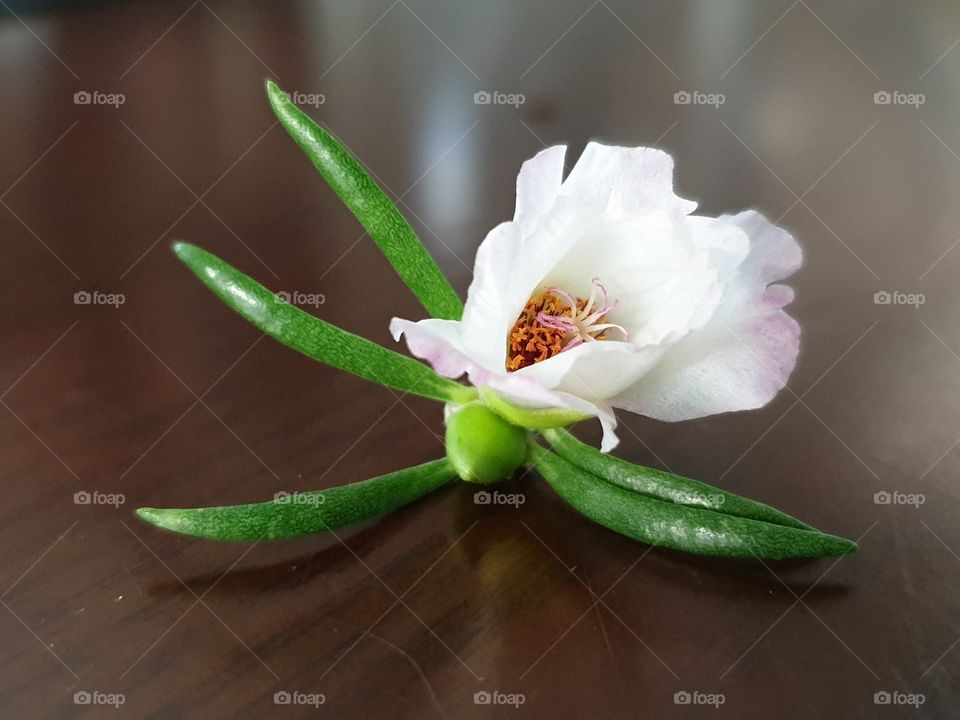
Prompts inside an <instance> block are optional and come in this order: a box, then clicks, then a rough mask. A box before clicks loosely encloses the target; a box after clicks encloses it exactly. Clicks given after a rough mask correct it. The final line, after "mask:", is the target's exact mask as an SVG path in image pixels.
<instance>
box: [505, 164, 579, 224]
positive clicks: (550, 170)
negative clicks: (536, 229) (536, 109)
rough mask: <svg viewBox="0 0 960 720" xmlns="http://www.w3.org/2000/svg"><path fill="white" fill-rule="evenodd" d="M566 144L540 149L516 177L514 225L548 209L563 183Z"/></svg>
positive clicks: (529, 220) (530, 219) (529, 219)
mask: <svg viewBox="0 0 960 720" xmlns="http://www.w3.org/2000/svg"><path fill="white" fill-rule="evenodd" d="M566 152H567V147H566V146H565V145H554V146H553V147H550V148H547V149H546V150H541V151H540V152H538V153H537V154H536V155H535V156H534V157H533V158H532V159H530V160H527V161H526V162H525V163H524V164H523V166H522V167H521V168H520V174H519V175H518V176H517V208H516V211H515V213H514V216H513V219H514V221H515V222H518V223H524V222H532V220H533V218H534V217H535V216H537V215H542V214H543V213H545V212H547V211H548V210H550V208H551V207H553V203H554V202H555V201H556V199H557V194H558V193H559V192H560V184H561V183H562V182H563V158H564V155H566Z"/></svg>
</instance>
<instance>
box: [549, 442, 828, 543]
mask: <svg viewBox="0 0 960 720" xmlns="http://www.w3.org/2000/svg"><path fill="white" fill-rule="evenodd" d="M543 436H544V437H545V438H546V439H547V440H548V441H549V442H550V444H551V445H552V446H553V449H554V450H556V451H557V454H559V455H560V457H562V458H563V459H564V460H566V461H567V462H569V463H571V464H573V465H575V466H577V467H578V468H580V469H581V470H584V471H586V472H588V473H590V474H591V475H595V476H596V477H598V478H601V479H603V480H606V481H607V482H611V483H613V484H614V485H619V486H620V487H622V488H625V489H627V490H632V491H634V492H638V493H642V494H644V495H649V496H650V497H654V498H658V499H660V500H667V501H669V502H673V503H677V504H678V505H688V506H691V507H702V508H705V509H707V510H715V511H717V512H722V513H724V514H725V515H736V516H738V517H744V518H750V519H753V520H763V521H764V522H768V523H773V524H774V525H785V526H787V527H794V528H801V529H803V530H815V529H816V528H813V527H811V526H809V525H807V524H806V523H804V522H801V521H800V520H797V519H796V518H793V517H790V516H789V515H787V514H786V513H782V512H780V511H779V510H777V509H775V508H772V507H770V506H769V505H764V504H763V503H760V502H756V501H755V500H750V499H749V498H745V497H741V496H739V495H734V494H733V493H729V492H726V491H724V490H721V489H720V488H716V487H713V486H712V485H707V484H706V483H702V482H699V481H697V480H691V479H690V478H685V477H681V476H679V475H674V474H672V473H668V472H663V471H660V470H654V469H653V468H648V467H643V466H641V465H634V464H633V463H629V462H627V461H626V460H621V459H620V458H616V457H612V456H610V455H607V454H606V453H602V452H600V451H599V450H596V449H595V448H592V447H590V446H589V445H587V444H585V443H582V442H580V441H579V440H577V439H576V438H575V437H574V436H573V435H571V434H570V433H569V432H567V431H566V430H546V431H544V433H543Z"/></svg>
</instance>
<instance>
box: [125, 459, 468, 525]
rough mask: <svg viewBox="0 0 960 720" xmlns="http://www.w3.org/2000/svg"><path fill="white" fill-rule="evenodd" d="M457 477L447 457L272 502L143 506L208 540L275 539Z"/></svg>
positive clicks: (350, 519) (153, 519)
mask: <svg viewBox="0 0 960 720" xmlns="http://www.w3.org/2000/svg"><path fill="white" fill-rule="evenodd" d="M455 477H456V473H455V472H454V470H453V468H452V466H451V465H450V462H449V461H448V460H447V459H446V458H443V459H441V460H434V461H432V462H428V463H424V464H423V465H417V466H415V467H412V468H407V469H406V470H398V471H397V472H392V473H388V474H386V475H380V476H379V477H375V478H371V479H369V480H363V481H361V482H356V483H352V484H350V485H341V486H340V487H335V488H330V489H329V490H319V491H315V492H306V493H297V494H293V495H286V496H283V497H280V498H277V499H274V500H272V501H270V502H265V503H254V504H251V505H227V506H222V507H204V508H140V509H138V510H137V515H139V516H140V517H141V518H142V519H143V520H146V521H147V522H148V523H150V524H152V525H156V526H157V527H159V528H163V529H164V530H172V531H173V532H178V533H182V534H184V535H193V536H195V537H202V538H207V539H210V540H261V539H263V540H276V539H279V538H290V537H297V536H300V535H313V534H316V533H322V532H327V531H329V530H336V529H337V528H339V527H343V526H344V525H350V524H352V523H356V522H360V521H361V520H366V519H368V518H372V517H376V516H377V515H383V514H385V513H388V512H391V511H392V510H396V509H397V508H399V507H401V506H403V505H406V504H407V503H410V502H413V501H414V500H417V499H418V498H420V497H423V496H424V495H426V494H427V493H429V492H431V491H433V490H436V489H437V488H439V487H441V486H442V485H444V484H445V483H447V482H449V481H450V480H452V479H453V478H455Z"/></svg>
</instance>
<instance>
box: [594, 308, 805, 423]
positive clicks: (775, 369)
mask: <svg viewBox="0 0 960 720" xmlns="http://www.w3.org/2000/svg"><path fill="white" fill-rule="evenodd" d="M760 302H761V303H762V301H760ZM799 350H800V326H799V325H798V324H797V323H796V321H794V320H793V318H791V317H790V316H789V315H787V314H786V313H785V312H783V311H782V310H774V311H772V312H770V311H768V312H766V313H764V314H761V315H754V316H746V317H743V318H741V319H740V320H739V322H737V323H735V324H731V325H727V326H723V325H720V324H717V325H714V324H711V326H710V328H709V329H707V330H701V331H698V332H696V333H693V334H692V335H691V336H690V337H688V338H685V339H684V340H683V341H681V342H679V343H678V344H677V345H676V346H675V347H674V348H673V349H672V350H670V351H669V352H667V353H666V355H664V357H663V360H662V361H661V363H660V364H659V365H658V366H657V367H656V368H655V369H654V370H653V371H651V372H650V373H648V374H647V375H646V376H644V377H643V378H642V379H641V380H640V382H639V383H637V384H636V385H635V386H634V387H632V388H630V389H629V390H627V391H625V392H624V393H622V394H621V395H619V396H618V397H615V398H612V399H611V400H610V404H611V405H613V406H614V407H620V408H624V409H626V410H631V411H632V412H636V413H639V414H641V415H646V416H647V417H652V418H655V419H657V420H665V421H668V422H675V421H678V420H690V419H693V418H698V417H705V416H707V415H714V414H717V413H723V412H731V411H735V410H753V409H756V408H760V407H763V406H764V405H766V404H767V403H768V402H770V401H771V400H772V399H773V398H774V396H775V395H776V394H777V393H778V392H779V391H780V390H782V389H783V387H784V386H785V385H786V384H787V380H788V379H789V377H790V373H791V372H792V371H793V368H794V365H795V364H796V361H797V354H798V353H799Z"/></svg>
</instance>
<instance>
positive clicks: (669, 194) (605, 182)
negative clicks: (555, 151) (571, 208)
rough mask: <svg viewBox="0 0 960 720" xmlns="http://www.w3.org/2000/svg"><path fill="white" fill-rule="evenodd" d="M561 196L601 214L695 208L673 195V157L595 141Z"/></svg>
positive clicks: (588, 146)
mask: <svg viewBox="0 0 960 720" xmlns="http://www.w3.org/2000/svg"><path fill="white" fill-rule="evenodd" d="M560 194H561V195H563V196H568V197H571V198H575V199H576V200H577V202H578V203H579V204H581V205H583V206H584V207H585V208H586V207H590V208H593V209H595V210H599V211H601V212H612V213H633V212H638V211H641V212H642V211H650V210H667V211H670V212H676V213H680V214H683V215H686V214H688V213H691V212H693V211H694V210H695V209H696V207H697V204H696V203H695V202H691V201H690V200H684V199H683V198H680V197H678V196H677V195H676V194H674V192H673V158H671V157H670V156H669V155H668V154H667V153H665V152H663V151H662V150H656V149H654V148H646V147H637V148H627V147H617V146H612V145H601V144H600V143H596V142H591V143H588V144H587V147H586V148H585V149H584V151H583V154H582V155H581V156H580V159H579V160H577V164H576V165H575V166H574V168H573V170H571V171H570V175H569V176H568V177H567V179H566V180H565V181H564V183H563V187H562V188H561V190H560Z"/></svg>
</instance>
